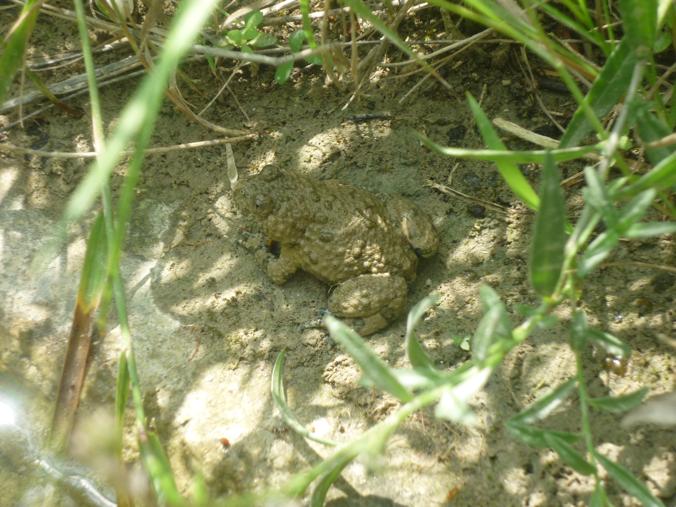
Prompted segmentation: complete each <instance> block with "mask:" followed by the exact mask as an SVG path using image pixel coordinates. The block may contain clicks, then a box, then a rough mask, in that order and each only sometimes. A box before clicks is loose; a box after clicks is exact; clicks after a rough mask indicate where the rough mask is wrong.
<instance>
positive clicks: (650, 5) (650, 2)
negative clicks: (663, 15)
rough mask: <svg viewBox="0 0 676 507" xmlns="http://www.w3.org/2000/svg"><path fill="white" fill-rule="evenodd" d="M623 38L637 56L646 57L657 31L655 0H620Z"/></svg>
mask: <svg viewBox="0 0 676 507" xmlns="http://www.w3.org/2000/svg"><path fill="white" fill-rule="evenodd" d="M619 8H620V14H621V15H622V27H623V29H624V38H625V39H627V41H628V42H629V45H631V47H632V49H633V51H634V53H636V55H637V56H638V57H639V58H647V57H648V56H649V54H650V51H651V50H652V48H653V45H654V43H655V34H656V33H657V0H620V2H619Z"/></svg>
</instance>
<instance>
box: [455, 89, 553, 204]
mask: <svg viewBox="0 0 676 507" xmlns="http://www.w3.org/2000/svg"><path fill="white" fill-rule="evenodd" d="M467 101H468V102H469V107H470V109H471V110H472V114H473V115H474V120H475V121H476V123H477V126H478V127H479V131H480V132H481V136H482V137H483V140H484V143H486V146H488V147H489V148H490V149H493V150H505V149H506V148H505V145H504V144H503V143H502V141H501V140H500V138H499V137H498V134H497V132H496V131H495V129H494V128H493V126H492V125H491V122H490V120H489V119H488V117H487V116H486V114H485V113H484V112H483V110H482V109H481V106H480V105H479V103H478V102H477V101H476V100H475V99H474V97H472V95H470V94H467ZM495 165H496V166H497V167H498V172H499V173H500V175H501V176H502V178H503V179H504V180H505V182H506V183H507V185H508V186H509V188H511V189H512V192H514V194H515V195H516V196H517V197H518V198H519V199H521V200H522V201H523V202H524V203H525V204H526V206H528V207H529V208H531V209H533V210H537V209H538V207H539V206H540V199H539V198H538V196H537V194H536V193H535V190H533V187H531V185H530V183H529V182H528V180H527V179H526V177H525V176H524V175H523V174H522V173H521V171H520V170H519V168H518V167H517V166H516V164H513V163H510V162H502V161H501V162H497V161H496V162H495Z"/></svg>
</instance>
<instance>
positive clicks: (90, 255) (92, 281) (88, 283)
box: [78, 213, 108, 313]
mask: <svg viewBox="0 0 676 507" xmlns="http://www.w3.org/2000/svg"><path fill="white" fill-rule="evenodd" d="M107 259H108V244H107V241H106V229H105V224H104V221H103V214H102V213H99V214H98V216H97V217H96V221H95V222H94V224H93V225H92V230H91V232H90V233H89V238H88V239H87V250H86V252H85V258H84V263H83V266H82V274H81V277H80V287H79V289H78V304H79V305H80V306H81V307H82V309H83V310H84V311H85V312H86V313H88V312H89V311H91V310H92V309H93V308H95V307H96V306H98V304H99V301H100V300H101V295H102V292H103V289H104V286H105V284H106V282H107V276H108V270H107V269H106V264H107V263H106V261H107Z"/></svg>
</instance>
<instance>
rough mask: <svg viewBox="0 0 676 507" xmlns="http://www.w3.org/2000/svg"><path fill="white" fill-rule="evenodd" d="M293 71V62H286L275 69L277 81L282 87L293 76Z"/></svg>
mask: <svg viewBox="0 0 676 507" xmlns="http://www.w3.org/2000/svg"><path fill="white" fill-rule="evenodd" d="M291 70H293V62H286V63H283V64H281V65H279V66H277V68H276V69H275V81H277V83H279V84H280V85H281V84H284V83H286V82H287V81H288V79H289V76H290V75H291Z"/></svg>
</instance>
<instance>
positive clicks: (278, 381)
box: [270, 351, 337, 446]
mask: <svg viewBox="0 0 676 507" xmlns="http://www.w3.org/2000/svg"><path fill="white" fill-rule="evenodd" d="M285 356H286V354H285V352H284V351H281V352H280V353H279V354H278V355H277V359H276V360H275V364H274V366H273V367H272V383H271V384H272V385H271V386H270V391H271V393H272V399H273V400H274V402H275V405H276V406H277V410H279V413H280V414H281V415H282V419H284V422H285V423H286V424H287V426H289V428H291V429H292V430H293V431H295V432H296V433H297V434H298V435H300V436H301V437H303V438H307V439H309V440H314V441H315V442H319V443H321V444H324V445H328V446H335V445H337V443H336V442H334V441H332V440H328V439H325V438H321V437H317V436H315V435H313V434H312V433H311V432H310V430H308V429H307V428H306V427H305V426H303V425H302V424H301V422H300V421H299V420H298V419H297V418H296V415H295V414H294V413H293V412H292V411H291V409H290V408H289V405H288V404H287V402H286V394H285V392H284V361H285Z"/></svg>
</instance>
